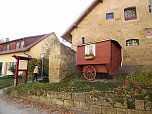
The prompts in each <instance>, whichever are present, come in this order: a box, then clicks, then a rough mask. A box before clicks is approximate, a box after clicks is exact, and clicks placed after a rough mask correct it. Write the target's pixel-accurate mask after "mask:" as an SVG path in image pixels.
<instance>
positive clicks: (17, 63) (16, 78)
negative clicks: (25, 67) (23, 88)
mask: <svg viewBox="0 0 152 114" xmlns="http://www.w3.org/2000/svg"><path fill="white" fill-rule="evenodd" d="M18 67H19V59H17V62H16V69H15V78H14V87H15V86H17V84H18Z"/></svg>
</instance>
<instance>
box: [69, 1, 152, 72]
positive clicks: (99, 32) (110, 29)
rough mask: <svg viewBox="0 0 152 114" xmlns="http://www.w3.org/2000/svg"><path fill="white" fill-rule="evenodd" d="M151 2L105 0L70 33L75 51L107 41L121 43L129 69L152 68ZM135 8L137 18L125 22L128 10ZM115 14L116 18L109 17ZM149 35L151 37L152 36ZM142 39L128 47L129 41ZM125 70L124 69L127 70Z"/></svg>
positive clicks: (126, 65) (124, 64)
mask: <svg viewBox="0 0 152 114" xmlns="http://www.w3.org/2000/svg"><path fill="white" fill-rule="evenodd" d="M149 5H150V2H149V0H103V2H102V3H101V2H100V3H98V5H97V6H96V7H95V8H94V9H93V10H92V11H91V12H90V13H89V14H88V15H87V16H86V17H85V18H84V19H83V20H82V21H81V22H80V23H79V24H78V25H77V27H76V28H75V29H74V30H72V31H71V32H70V34H71V36H72V39H71V40H72V44H73V49H75V50H76V46H78V45H81V44H82V37H85V43H88V42H93V41H101V40H105V39H114V40H117V41H118V42H119V43H120V45H121V46H122V48H123V50H122V53H123V63H122V65H123V66H124V67H125V68H129V69H131V70H133V69H134V70H136V69H138V68H141V67H138V66H142V67H143V66H145V65H146V66H152V54H151V53H152V14H151V13H150V6H149ZM131 7H134V8H135V9H136V16H137V19H133V20H127V21H126V20H125V18H124V10H125V9H126V8H131ZM108 13H113V14H114V18H113V19H109V20H108V19H106V14H108ZM148 34H151V35H150V36H148ZM131 39H137V40H139V45H134V46H127V44H126V43H127V41H128V40H131ZM123 70H124V69H123Z"/></svg>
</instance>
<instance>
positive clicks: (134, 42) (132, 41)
mask: <svg viewBox="0 0 152 114" xmlns="http://www.w3.org/2000/svg"><path fill="white" fill-rule="evenodd" d="M138 45H139V39H128V40H126V46H138Z"/></svg>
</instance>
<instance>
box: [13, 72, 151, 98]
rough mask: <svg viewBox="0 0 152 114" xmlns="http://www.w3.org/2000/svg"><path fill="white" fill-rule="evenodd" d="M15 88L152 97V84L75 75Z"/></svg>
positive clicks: (120, 96)
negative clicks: (90, 78)
mask: <svg viewBox="0 0 152 114" xmlns="http://www.w3.org/2000/svg"><path fill="white" fill-rule="evenodd" d="M13 89H15V90H33V91H62V92H63V91H65V92H85V93H88V94H91V95H94V96H96V95H100V96H106V97H113V98H117V97H118V98H128V99H130V98H138V99H143V98H145V97H147V96H148V97H149V99H152V86H150V85H137V84H133V83H129V82H117V81H116V82H108V83H104V82H91V81H86V80H84V79H82V78H81V77H80V76H77V75H73V76H70V77H68V78H66V79H65V80H63V81H62V82H61V83H52V84H50V83H40V82H34V83H29V84H21V85H19V86H17V87H15V88H13Z"/></svg>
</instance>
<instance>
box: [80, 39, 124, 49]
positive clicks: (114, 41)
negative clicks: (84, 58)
mask: <svg viewBox="0 0 152 114" xmlns="http://www.w3.org/2000/svg"><path fill="white" fill-rule="evenodd" d="M107 41H111V42H113V43H115V44H116V45H117V46H118V47H120V48H122V46H121V45H120V44H119V43H118V42H117V41H116V40H113V39H107V40H101V41H95V42H89V43H86V44H82V45H79V46H78V47H81V46H85V45H89V44H96V43H101V42H107Z"/></svg>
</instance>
